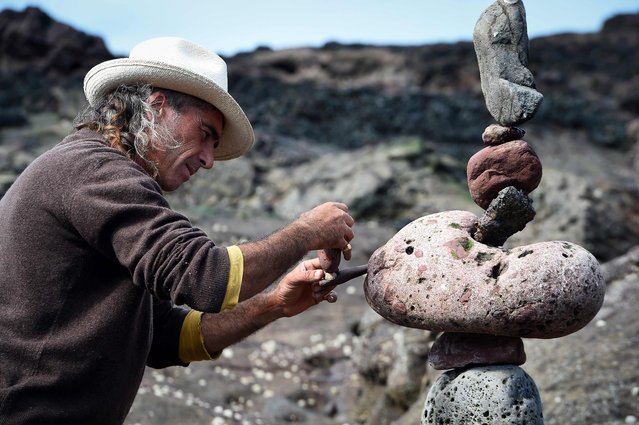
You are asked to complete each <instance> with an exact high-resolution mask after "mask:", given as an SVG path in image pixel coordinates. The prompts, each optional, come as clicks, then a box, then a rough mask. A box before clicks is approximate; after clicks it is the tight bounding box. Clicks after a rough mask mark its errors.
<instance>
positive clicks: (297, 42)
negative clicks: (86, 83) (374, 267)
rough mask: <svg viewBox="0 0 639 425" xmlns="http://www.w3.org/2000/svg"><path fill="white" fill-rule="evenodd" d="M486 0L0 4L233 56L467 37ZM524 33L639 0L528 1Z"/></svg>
mask: <svg viewBox="0 0 639 425" xmlns="http://www.w3.org/2000/svg"><path fill="white" fill-rule="evenodd" d="M491 3H492V0H314V1H310V0H231V1H228V0H227V1H223V2H222V1H219V0H100V1H96V0H83V1H70V0H46V1H22V0H0V9H5V8H11V9H15V10H23V9H24V8H25V7H26V6H28V5H31V6H37V7H39V8H41V9H43V10H44V11H45V12H47V13H48V14H49V15H50V16H51V17H53V18H54V19H56V20H58V21H60V22H63V23H66V24H68V25H71V26H73V27H74V28H76V29H79V30H82V31H84V32H87V33H89V34H91V35H96V36H99V37H102V38H103V39H104V41H105V43H106V45H107V48H108V49H109V50H110V51H111V52H112V53H113V54H116V55H127V54H128V52H129V51H130V50H131V48H132V47H133V46H134V45H135V44H137V43H138V42H140V41H142V40H145V39H147V38H151V37H157V36H179V37H183V38H186V39H189V40H192V41H194V42H196V43H198V44H200V45H202V46H204V47H207V48H209V49H210V50H213V51H215V52H217V53H219V54H222V55H226V56H232V55H235V54H237V53H239V52H243V51H252V50H254V49H255V48H256V47H258V46H267V47H271V48H273V49H285V48H292V47H319V46H322V45H323V44H325V43H327V42H331V41H336V42H340V43H366V44H393V45H418V44H432V43H439V42H444V43H453V42H457V41H469V40H472V33H473V28H474V26H475V22H476V21H477V18H478V17H479V15H480V14H481V13H482V11H483V10H484V9H486V7H488V6H489V5H490V4H491ZM524 4H525V7H526V15H527V22H528V35H529V37H530V38H534V37H537V36H543V35H550V34H557V33H561V32H594V31H597V30H598V29H599V28H600V27H601V25H602V24H603V22H604V21H605V19H607V18H609V17H611V16H613V15H615V14H618V13H637V12H639V0H526V1H525V3H524Z"/></svg>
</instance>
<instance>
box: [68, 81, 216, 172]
mask: <svg viewBox="0 0 639 425" xmlns="http://www.w3.org/2000/svg"><path fill="white" fill-rule="evenodd" d="M155 91H160V92H162V93H164V94H165V96H166V98H167V101H168V104H169V106H171V107H172V108H173V109H174V110H175V111H176V112H177V114H178V115H179V114H180V113H181V112H183V111H184V110H185V109H186V108H190V107H195V108H198V109H204V108H206V107H207V106H208V104H207V103H206V102H205V101H203V100H201V99H198V98H196V97H193V96H190V95H187V94H184V93H180V92H176V91H174V90H168V89H161V88H154V87H152V86H150V85H133V86H129V85H122V86H120V87H118V88H117V89H116V90H115V91H113V92H112V93H110V94H108V95H107V96H105V97H103V98H102V99H100V100H99V101H98V102H97V103H96V104H95V105H94V106H91V105H89V106H87V107H86V108H85V109H84V110H83V111H81V112H80V113H79V114H78V116H77V117H76V118H75V120H74V123H73V125H74V127H75V128H76V129H78V130H79V129H82V128H88V129H90V130H93V131H96V132H98V133H100V134H102V135H103V136H104V137H105V138H106V140H107V142H108V143H109V145H110V146H111V147H113V148H115V149H117V150H119V151H121V152H123V153H124V154H126V155H127V156H128V157H129V158H132V159H133V158H134V157H135V156H136V155H137V156H138V157H140V158H141V159H142V160H144V162H145V163H146V164H147V165H148V168H149V171H150V172H151V174H152V175H153V176H154V177H155V176H156V175H157V167H156V165H155V164H154V163H153V162H152V161H150V160H149V159H148V158H147V154H148V152H149V150H150V149H151V148H155V149H160V150H170V149H175V148H177V147H179V146H180V144H181V141H180V140H176V139H175V137H174V136H173V135H172V134H171V132H170V131H169V129H168V126H167V125H159V124H158V122H157V114H158V111H157V110H156V108H153V106H152V105H151V104H150V103H149V101H148V99H149V96H151V94H152V93H153V92H155Z"/></svg>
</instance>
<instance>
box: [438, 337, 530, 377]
mask: <svg viewBox="0 0 639 425" xmlns="http://www.w3.org/2000/svg"><path fill="white" fill-rule="evenodd" d="M428 362H429V363H430V364H431V365H432V366H433V368H434V369H437V370H446V369H455V368H462V367H468V366H478V365H495V364H510V365H522V364H524V363H525V362H526V353H525V351H524V342H523V341H522V340H521V338H513V337H508V336H496V335H480V334H468V333H451V332H444V333H443V334H441V335H440V336H439V337H438V338H437V340H435V343H434V344H433V346H432V347H431V349H430V351H429V353H428Z"/></svg>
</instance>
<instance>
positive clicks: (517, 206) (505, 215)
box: [471, 186, 535, 246]
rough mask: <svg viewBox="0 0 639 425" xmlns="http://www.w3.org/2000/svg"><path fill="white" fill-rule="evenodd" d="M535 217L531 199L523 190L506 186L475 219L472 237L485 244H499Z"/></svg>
mask: <svg viewBox="0 0 639 425" xmlns="http://www.w3.org/2000/svg"><path fill="white" fill-rule="evenodd" d="M533 218H535V210H534V208H533V206H532V200H531V199H530V197H529V196H528V195H526V194H525V193H524V192H523V191H521V190H519V189H516V188H514V187H512V186H508V187H507V188H504V189H502V190H500V191H499V194H498V195H497V197H496V198H495V199H493V200H492V202H491V203H490V205H489V206H488V209H487V210H486V211H485V212H484V214H483V215H482V216H481V217H480V218H479V220H477V224H476V225H475V229H474V231H473V232H471V233H472V235H473V238H475V239H476V240H477V241H479V242H482V243H485V244H486V245H492V246H501V245H503V244H504V242H506V240H507V239H508V238H509V237H511V236H512V235H514V234H515V233H517V232H519V231H521V230H522V229H523V228H524V227H526V224H527V223H529V222H530V221H531V220H532V219H533Z"/></svg>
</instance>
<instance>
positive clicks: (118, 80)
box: [84, 37, 255, 160]
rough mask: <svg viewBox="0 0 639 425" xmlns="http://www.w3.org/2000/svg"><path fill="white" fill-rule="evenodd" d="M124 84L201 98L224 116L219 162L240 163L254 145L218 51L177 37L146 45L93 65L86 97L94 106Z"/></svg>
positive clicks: (244, 116)
mask: <svg viewBox="0 0 639 425" xmlns="http://www.w3.org/2000/svg"><path fill="white" fill-rule="evenodd" d="M122 84H150V85H151V86H153V87H159V88H165V89H170V90H175V91H179V92H182V93H186V94H189V95H191V96H195V97H198V98H200V99H202V100H204V101H206V102H208V103H210V104H211V105H213V106H215V107H216V108H217V109H219V110H220V112H222V114H223V115H224V131H223V132H222V134H221V136H220V144H219V146H218V147H217V149H216V150H215V159H216V160H227V159H233V158H237V157H238V156H241V155H243V154H244V153H246V152H248V151H249V150H250V149H251V148H252V147H253V143H254V142H255V135H254V133H253V127H251V123H250V122H249V120H248V118H247V117H246V115H245V114H244V111H242V108H241V107H240V105H238V104H237V102H236V101H235V99H233V98H232V97H231V95H229V94H228V88H227V86H228V83H227V74H226V63H225V62H224V60H223V59H222V58H221V57H219V56H218V55H216V54H215V53H213V52H210V51H208V50H206V49H204V48H202V47H200V46H198V45H197V44H194V43H192V42H190V41H187V40H183V39H181V38H176V37H160V38H152V39H150V40H146V41H143V42H142V43H140V44H138V45H136V46H135V47H133V49H132V50H131V53H130V54H129V57H128V58H122V59H113V60H109V61H106V62H103V63H101V64H99V65H96V66H94V67H93V68H92V69H91V70H90V71H89V72H88V73H87V75H86V77H84V94H85V95H86V97H87V100H88V101H89V103H90V104H91V105H95V104H96V103H97V101H98V99H100V98H101V97H103V96H105V95H107V94H109V93H111V92H112V91H114V90H115V89H116V88H117V87H118V86H120V85H122Z"/></svg>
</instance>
